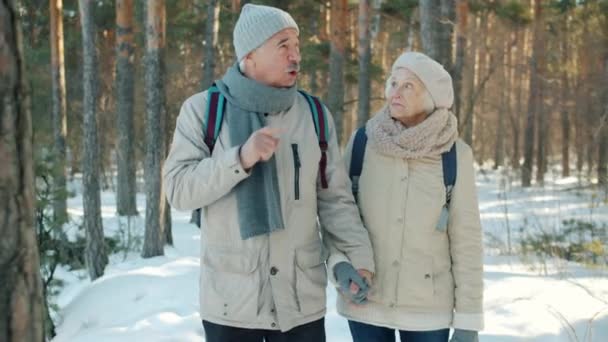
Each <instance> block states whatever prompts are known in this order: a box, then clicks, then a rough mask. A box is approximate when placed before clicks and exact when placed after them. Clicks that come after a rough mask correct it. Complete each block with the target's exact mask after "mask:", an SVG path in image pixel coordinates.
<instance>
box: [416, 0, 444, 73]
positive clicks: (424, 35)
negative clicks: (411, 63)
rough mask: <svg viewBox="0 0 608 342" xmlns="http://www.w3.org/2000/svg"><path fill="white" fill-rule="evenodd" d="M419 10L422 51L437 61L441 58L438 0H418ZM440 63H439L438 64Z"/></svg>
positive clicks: (439, 6)
mask: <svg viewBox="0 0 608 342" xmlns="http://www.w3.org/2000/svg"><path fill="white" fill-rule="evenodd" d="M418 6H419V8H420V37H421V40H422V51H423V52H424V53H425V54H427V55H428V56H429V57H431V58H433V59H435V60H437V61H439V59H440V58H441V57H442V56H441V47H440V42H441V28H440V24H439V19H440V15H441V14H440V13H441V1H440V0H419V2H418ZM440 63H441V62H440Z"/></svg>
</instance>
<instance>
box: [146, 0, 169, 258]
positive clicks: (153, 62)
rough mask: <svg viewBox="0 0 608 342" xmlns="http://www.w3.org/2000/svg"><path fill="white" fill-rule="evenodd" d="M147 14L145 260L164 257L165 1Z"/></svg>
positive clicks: (150, 5)
mask: <svg viewBox="0 0 608 342" xmlns="http://www.w3.org/2000/svg"><path fill="white" fill-rule="evenodd" d="M146 5H147V11H146V63H145V64H146V118H147V120H146V121H147V122H146V162H145V169H144V172H145V187H146V231H145V234H144V246H143V249H142V257H144V258H150V257H154V256H158V255H163V254H164V250H163V245H164V235H163V234H164V233H163V231H162V225H163V222H164V218H161V203H164V198H162V201H161V192H162V191H161V177H160V172H161V159H162V157H163V155H164V150H163V139H164V138H165V137H164V134H163V132H162V126H163V124H162V115H163V101H164V84H163V76H162V75H161V71H162V63H163V57H162V53H163V48H164V47H163V45H162V43H163V41H162V40H163V39H162V38H163V33H162V28H163V26H164V25H163V21H164V18H163V17H162V14H163V13H164V10H163V9H164V7H165V3H164V0H148V2H147V4H146Z"/></svg>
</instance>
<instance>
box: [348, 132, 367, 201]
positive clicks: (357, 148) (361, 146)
mask: <svg viewBox="0 0 608 342" xmlns="http://www.w3.org/2000/svg"><path fill="white" fill-rule="evenodd" d="M365 145H367V134H365V126H363V127H359V128H358V129H357V132H356V133H355V139H354V141H353V147H352V152H351V157H350V167H349V169H348V176H349V177H350V181H351V184H352V191H353V196H355V201H357V200H358V195H359V177H361V172H362V171H363V159H364V158H365Z"/></svg>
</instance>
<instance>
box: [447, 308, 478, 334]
mask: <svg viewBox="0 0 608 342" xmlns="http://www.w3.org/2000/svg"><path fill="white" fill-rule="evenodd" d="M452 326H453V327H454V329H463V330H474V331H481V330H483V326H484V319H483V313H460V312H455V313H454V320H453V322H452Z"/></svg>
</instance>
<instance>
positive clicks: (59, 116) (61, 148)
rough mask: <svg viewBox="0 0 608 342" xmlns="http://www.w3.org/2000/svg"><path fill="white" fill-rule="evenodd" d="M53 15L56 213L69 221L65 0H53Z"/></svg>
mask: <svg viewBox="0 0 608 342" xmlns="http://www.w3.org/2000/svg"><path fill="white" fill-rule="evenodd" d="M49 14H50V19H51V30H50V41H51V84H52V86H51V88H52V90H51V91H52V105H51V112H52V117H53V136H54V139H53V140H54V149H55V151H54V160H55V162H56V163H57V168H56V171H55V175H54V176H55V177H54V181H53V183H54V191H55V198H54V199H53V214H54V217H55V220H56V222H58V223H63V222H67V217H68V211H67V189H66V176H67V174H66V136H67V130H68V127H67V102H66V88H65V62H64V54H63V0H49Z"/></svg>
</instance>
